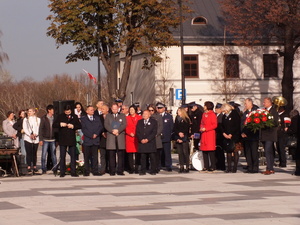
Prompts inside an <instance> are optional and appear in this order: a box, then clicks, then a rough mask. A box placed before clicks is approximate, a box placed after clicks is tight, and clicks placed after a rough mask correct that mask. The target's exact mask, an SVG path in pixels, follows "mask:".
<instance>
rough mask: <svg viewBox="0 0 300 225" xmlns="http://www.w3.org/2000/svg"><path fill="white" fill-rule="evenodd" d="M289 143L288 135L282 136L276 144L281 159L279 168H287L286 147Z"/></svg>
mask: <svg viewBox="0 0 300 225" xmlns="http://www.w3.org/2000/svg"><path fill="white" fill-rule="evenodd" d="M286 142H287V136H286V135H284V134H283V135H280V136H278V141H277V142H276V148H277V152H278V157H279V166H283V167H285V166H286V153H285V146H286Z"/></svg>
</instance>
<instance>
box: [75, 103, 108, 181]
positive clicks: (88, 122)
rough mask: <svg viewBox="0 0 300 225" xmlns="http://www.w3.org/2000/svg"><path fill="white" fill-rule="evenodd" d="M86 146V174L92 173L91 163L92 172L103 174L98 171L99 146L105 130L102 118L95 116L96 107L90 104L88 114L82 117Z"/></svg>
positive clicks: (84, 143) (97, 174)
mask: <svg viewBox="0 0 300 225" xmlns="http://www.w3.org/2000/svg"><path fill="white" fill-rule="evenodd" d="M80 121H81V126H82V129H81V130H82V133H83V137H84V138H83V146H84V174H83V175H84V176H89V175H90V164H91V165H92V166H91V167H92V174H93V175H94V176H99V175H101V174H100V173H99V171H98V164H99V161H98V147H99V144H100V135H101V133H102V130H103V126H102V123H101V120H100V118H99V117H98V116H94V107H93V106H88V107H87V109H86V116H84V117H82V118H81V120H80Z"/></svg>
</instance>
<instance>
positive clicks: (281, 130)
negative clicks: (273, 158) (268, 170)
mask: <svg viewBox="0 0 300 225" xmlns="http://www.w3.org/2000/svg"><path fill="white" fill-rule="evenodd" d="M278 115H279V121H278V123H279V124H278V125H279V127H278V140H277V142H276V150H277V152H278V157H279V167H286V151H285V146H286V142H287V136H288V135H287V133H286V132H285V128H286V124H285V123H284V118H285V117H289V114H288V113H287V112H286V111H285V106H280V107H279V108H278Z"/></svg>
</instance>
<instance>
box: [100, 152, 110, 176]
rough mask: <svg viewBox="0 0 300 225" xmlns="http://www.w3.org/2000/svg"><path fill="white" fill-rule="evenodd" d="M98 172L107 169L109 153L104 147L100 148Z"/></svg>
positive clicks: (103, 171)
mask: <svg viewBox="0 0 300 225" xmlns="http://www.w3.org/2000/svg"><path fill="white" fill-rule="evenodd" d="M100 165H101V167H100V172H101V173H105V172H106V171H108V168H107V167H108V165H109V155H108V154H107V153H106V149H105V148H100Z"/></svg>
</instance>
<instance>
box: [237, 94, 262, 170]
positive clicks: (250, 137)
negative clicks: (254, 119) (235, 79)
mask: <svg viewBox="0 0 300 225" xmlns="http://www.w3.org/2000/svg"><path fill="white" fill-rule="evenodd" d="M244 104H245V109H246V110H245V112H244V113H243V116H242V119H241V127H242V134H241V136H242V138H243V140H244V154H245V157H246V161H247V171H246V173H258V170H259V155H258V144H259V143H258V142H259V132H255V133H254V132H253V131H251V130H250V129H249V128H247V127H246V126H244V124H245V120H246V119H247V116H248V114H249V113H250V112H252V111H255V110H257V109H258V107H257V106H256V105H254V104H253V100H252V99H251V98H246V99H245V102H244Z"/></svg>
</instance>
